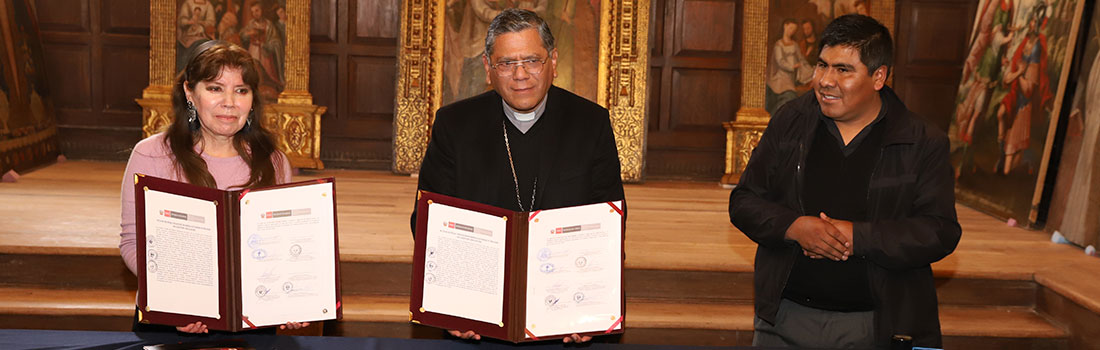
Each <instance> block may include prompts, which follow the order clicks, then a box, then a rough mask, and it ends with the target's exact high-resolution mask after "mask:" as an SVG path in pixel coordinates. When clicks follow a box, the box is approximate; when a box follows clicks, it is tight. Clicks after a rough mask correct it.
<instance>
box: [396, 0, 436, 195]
mask: <svg viewBox="0 0 1100 350" xmlns="http://www.w3.org/2000/svg"><path fill="white" fill-rule="evenodd" d="M444 9H445V6H444V5H443V4H442V3H440V2H437V1H434V0H407V1H405V2H404V3H403V4H402V6H401V34H400V37H399V38H398V44H399V45H398V55H397V72H398V73H397V74H398V79H397V87H396V89H397V101H396V102H397V103H396V106H394V109H395V111H394V119H393V171H394V172H398V173H403V174H410V173H415V172H417V171H419V170H420V162H421V160H422V159H423V157H424V151H425V150H427V148H428V139H429V137H430V136H429V135H430V130H431V123H432V116H433V115H434V114H435V110H436V109H439V107H440V100H441V94H442V87H443V75H442V72H443V19H444V16H443V11H444Z"/></svg>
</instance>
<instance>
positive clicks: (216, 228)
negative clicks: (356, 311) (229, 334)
mask: <svg viewBox="0 0 1100 350" xmlns="http://www.w3.org/2000/svg"><path fill="white" fill-rule="evenodd" d="M134 187H135V188H134V194H135V195H134V197H135V198H134V199H135V204H136V207H137V243H138V245H137V248H138V249H137V250H138V253H137V254H138V298H137V306H138V321H139V322H142V323H155V324H164V325H172V326H184V325H187V324H190V323H193V322H197V321H201V322H202V323H203V324H205V325H206V326H207V327H208V328H209V329H213V330H223V331H233V332H235V331H240V330H245V329H251V328H259V327H267V326H277V325H281V324H285V323H287V322H292V321H293V322H307V321H319V320H332V319H339V318H340V317H341V316H342V313H343V310H342V308H341V307H340V306H341V305H340V271H339V262H340V252H339V242H338V241H337V233H336V192H335V180H334V179H332V178H328V179H317V180H310V181H303V182H296V183H289V184H283V185H277V186H271V187H266V188H258V189H250V190H239V191H223V190H218V189H214V188H208V187H202V186H195V185H191V184H187V183H183V182H178V181H172V180H166V179H161V178H157V177H152V176H146V175H142V174H136V175H134Z"/></svg>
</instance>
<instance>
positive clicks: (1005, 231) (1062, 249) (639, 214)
mask: <svg viewBox="0 0 1100 350" xmlns="http://www.w3.org/2000/svg"><path fill="white" fill-rule="evenodd" d="M124 167H125V164H123V163H110V162H88V161H69V162H62V163H58V164H54V165H51V166H48V167H45V168H42V169H39V170H37V171H34V172H31V173H28V174H23V176H22V177H21V178H20V179H19V181H18V182H17V183H3V184H0V256H13V255H20V256H32V255H35V256H49V255H80V256H91V257H104V258H113V257H117V256H118V240H119V236H118V231H119V225H118V223H119V188H120V183H121V179H122V171H123V169H124ZM316 177H335V178H336V179H337V182H336V187H337V191H338V192H339V196H338V197H337V198H338V204H337V205H338V208H339V233H340V253H341V258H342V260H343V261H345V262H368V263H376V264H394V266H400V265H401V264H408V263H409V261H410V260H411V258H412V244H413V241H412V236H411V234H410V233H409V224H408V223H409V219H408V218H409V213H410V211H411V208H412V205H413V196H414V189H415V187H416V179H415V178H412V177H409V176H399V175H394V174H390V173H386V172H368V171H348V170H325V171H307V172H303V173H302V174H299V175H296V176H295V179H296V180H304V179H309V178H316ZM626 197H627V200H628V201H629V203H630V214H629V216H628V222H627V242H626V252H627V259H626V268H627V269H628V270H636V271H649V273H654V274H659V273H660V272H661V271H668V272H669V273H670V274H673V275H675V274H683V273H686V272H691V271H696V272H705V273H712V274H723V273H725V274H736V273H743V274H747V275H750V276H751V272H752V269H753V266H752V260H753V254H754V251H755V247H756V246H755V243H753V242H752V241H750V240H749V239H747V238H746V237H745V236H744V235H743V234H741V233H740V232H739V231H738V230H737V229H736V228H734V227H733V226H732V225H731V224H730V223H729V217H728V214H727V204H728V199H729V190H728V189H724V188H722V187H721V186H719V185H718V184H713V183H687V182H649V183H645V184H631V185H626ZM958 213H959V218H960V222H961V224H962V226H963V237H962V241H961V242H960V243H959V247H958V249H957V250H956V252H955V253H954V254H952V255H950V256H949V257H947V258H946V259H944V260H943V261H940V262H938V263H936V264H934V265H933V269H934V271H935V275H936V277H937V281H938V283H939V284H940V285H941V289H942V290H955V289H958V290H963V291H962V292H950V293H952V295H951V296H946V298H950V299H952V300H956V301H958V302H957V304H959V305H962V306H966V305H967V304H969V303H971V301H973V303H979V301H980V300H981V299H983V298H987V297H990V296H989V295H988V294H990V293H1000V292H999V289H997V287H996V286H997V285H998V283H1003V284H1004V285H1005V286H1007V287H1006V288H1007V289H1013V288H1016V289H1019V288H1017V287H1018V285H1016V284H1013V283H1016V282H1015V281H1023V282H1024V283H1032V284H1034V285H1035V286H1037V287H1033V288H1031V289H1032V290H1031V291H1025V292H1024V294H1026V295H1025V296H1024V298H1027V299H1029V300H1028V301H1026V302H1021V303H1018V304H1020V305H1015V304H1017V303H1013V302H1009V303H1008V304H1011V305H1006V306H1005V308H1002V309H998V310H1000V311H994V312H1011V311H1012V310H1014V309H1012V308H1032V309H1037V308H1039V307H1040V306H1043V305H1045V304H1051V303H1062V304H1066V303H1068V305H1070V306H1073V307H1077V308H1078V309H1082V310H1085V311H1088V312H1091V313H1092V314H1093V317H1095V314H1100V280H1098V279H1097V276H1100V259H1096V258H1092V257H1088V256H1086V255H1084V254H1083V253H1082V252H1081V250H1080V249H1079V248H1074V247H1070V246H1066V245H1057V244H1052V243H1050V240H1049V235H1048V234H1046V233H1042V232H1038V231H1029V230H1024V229H1020V228H1014V227H1008V226H1006V225H1005V223H1003V222H1001V221H998V220H996V219H993V218H992V217H990V216H987V215H984V214H981V213H979V212H977V211H974V210H972V209H969V208H967V207H964V206H958ZM685 276H686V275H685ZM723 276H724V275H723ZM750 280H751V279H750ZM0 285H3V282H2V281H0ZM950 286H959V287H952V288H954V289H952V288H948V287H950ZM990 286H992V287H990ZM737 288H741V289H744V288H749V289H751V283H749V284H747V285H738V286H737ZM983 288H985V289H983ZM968 289H972V290H974V291H975V292H966V291H965V290H968ZM0 293H3V291H0ZM14 293H21V292H19V291H18V290H17V291H15V292H14ZM628 293H629V290H628ZM735 293H736V292H735ZM740 293H749V295H748V298H750V299H751V290H749V291H741V292H740ZM944 293H947V292H943V291H941V303H943V300H944V299H945V296H944ZM967 293H970V294H973V295H967ZM1006 293H1010V292H1007V291H1006ZM1048 294H1049V295H1048ZM1055 296H1057V297H1061V298H1064V301H1058V300H1061V299H1057V298H1055ZM629 297H630V295H628V298H629ZM1044 298H1046V299H1044ZM1051 298H1054V299H1051ZM0 299H3V298H0ZM397 299H400V298H397ZM1036 299H1037V300H1036ZM1048 299H1050V300H1048ZM968 300H970V301H968ZM1051 300H1055V301H1051ZM628 303H629V300H628ZM1062 304H1057V305H1053V306H1050V305H1048V306H1049V307H1052V308H1054V307H1062V308H1065V307H1066V306H1065V305H1062ZM654 305H657V306H653V309H652V310H659V309H660V306H659V303H658V304H654ZM1059 305H1062V306H1059ZM670 307H672V308H676V306H670ZM733 307H736V308H741V309H745V308H746V307H745V306H744V305H735V306H733ZM941 309H942V308H941ZM131 310H132V309H131ZM645 310H650V309H645ZM645 310H641V311H640V312H648V311H645ZM1006 310H1007V311H1006ZM1029 310H1031V309H1029ZM653 312H660V311H653ZM738 312H742V313H744V312H745V310H741V311H738ZM747 312H748V313H749V314H750V315H751V308H747ZM968 313H969V312H963V314H964V316H965V314H968ZM1032 313H1033V314H1035V312H1032ZM975 315H976V316H975V317H989V316H990V315H985V314H980V313H979V314H975ZM1037 315H1040V316H1041V317H1038V318H1036V319H1038V320H1050V321H1051V324H1053V325H1054V326H1055V327H1057V328H1060V329H1064V330H1065V331H1066V332H1068V333H1070V334H1072V333H1074V332H1075V330H1074V329H1071V328H1073V327H1075V326H1073V325H1072V324H1068V323H1064V322H1061V321H1059V320H1058V317H1059V316H1057V315H1054V316H1051V315H1046V314H1043V313H1042V310H1039V313H1038V314H1037ZM390 316H394V315H390ZM964 316H960V317H958V318H960V319H965V318H966V317H964ZM396 317H401V315H396ZM952 317H954V316H952ZM654 319H655V321H653V322H657V323H659V322H663V321H661V320H660V319H661V317H656V316H655V318H654ZM749 321H750V322H748V323H746V322H745V321H744V320H740V321H738V323H739V325H738V326H737V327H741V328H744V327H749V329H750V330H751V319H750V320H749ZM670 322H673V321H670ZM943 322H944V328H945V329H944V333H945V334H950V333H951V332H960V333H959V334H960V335H961V336H976V335H975V334H971V333H981V331H980V330H975V331H973V332H971V333H966V332H963V331H960V330H959V329H964V328H966V327H967V326H966V325H965V324H966V323H967V322H965V321H959V320H950V317H945V318H944V320H943ZM952 322H956V324H959V326H958V327H948V325H950V324H952ZM1070 323H1072V322H1070ZM701 327H703V328H705V327H706V325H703V326H701ZM1005 327H1007V328H1006V329H1012V327H1016V326H1014V325H1006V326H1005ZM1021 327H1022V326H1021ZM1088 329H1092V328H1088ZM1071 337H1072V335H1071ZM1069 344H1071V345H1072V344H1075V342H1074V341H1072V340H1071V341H1069Z"/></svg>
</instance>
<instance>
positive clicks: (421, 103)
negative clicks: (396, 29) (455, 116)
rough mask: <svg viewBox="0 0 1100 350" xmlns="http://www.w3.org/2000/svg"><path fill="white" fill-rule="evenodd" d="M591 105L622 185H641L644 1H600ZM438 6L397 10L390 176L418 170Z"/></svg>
mask: <svg viewBox="0 0 1100 350" xmlns="http://www.w3.org/2000/svg"><path fill="white" fill-rule="evenodd" d="M600 9H601V10H600V38H599V39H600V40H599V43H600V44H599V45H600V46H599V72H598V78H597V79H598V82H597V90H598V97H597V102H598V103H600V105H602V106H604V107H606V108H607V109H608V110H609V112H610V113H609V114H610V117H611V126H612V128H613V129H614V132H615V143H616V145H617V146H618V149H619V161H620V162H621V164H622V177H623V180H625V181H641V179H642V171H643V169H644V165H645V163H644V160H645V142H646V140H645V135H646V134H645V131H646V130H645V125H646V124H645V119H646V116H645V112H646V108H645V106H646V97H647V91H646V83H647V81H648V80H647V78H646V74H647V73H648V71H649V67H647V65H648V59H649V56H648V54H649V49H648V43H649V37H648V33H649V0H603V2H602V3H601V5H600ZM444 10H445V6H444V3H443V2H442V1H441V0H408V1H405V2H404V3H403V4H402V7H401V19H402V20H401V34H400V38H399V39H398V43H399V45H398V46H399V47H398V50H399V51H398V79H397V87H396V90H397V91H396V93H397V101H396V102H397V103H396V106H395V107H394V109H395V111H394V122H393V128H394V131H393V132H394V135H393V159H394V161H393V162H394V163H393V170H394V171H395V172H397V173H406V174H407V173H414V172H416V171H418V170H419V169H420V162H421V160H422V159H423V155H424V151H425V150H426V149H427V146H428V140H429V137H430V131H431V124H432V122H433V120H432V118H433V115H434V113H435V111H436V110H437V109H439V107H440V100H441V94H442V85H443V84H442V81H443V77H442V72H443V41H444V40H443V26H444V16H443V11H444Z"/></svg>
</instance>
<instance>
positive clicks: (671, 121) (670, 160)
mask: <svg viewBox="0 0 1100 350" xmlns="http://www.w3.org/2000/svg"><path fill="white" fill-rule="evenodd" d="M650 8H651V9H652V13H651V15H650V20H651V24H650V28H651V35H650V47H651V50H650V53H651V56H650V60H649V62H650V67H651V71H650V78H649V83H650V85H649V89H650V100H649V102H648V103H649V106H648V109H649V122H648V129H649V130H648V135H647V145H646V147H647V151H646V152H647V153H646V154H647V156H646V175H645V176H646V178H647V179H691V180H717V179H718V178H720V177H721V176H722V173H723V172H724V170H725V168H724V167H725V163H724V159H725V129H723V128H722V122H724V121H730V120H733V118H734V115H735V114H736V113H737V109H738V108H739V107H740V102H739V100H740V96H741V92H740V90H741V25H742V20H741V13H742V9H743V2H742V1H739V0H735V1H727V0H654V1H653V3H652V4H651V6H650Z"/></svg>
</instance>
